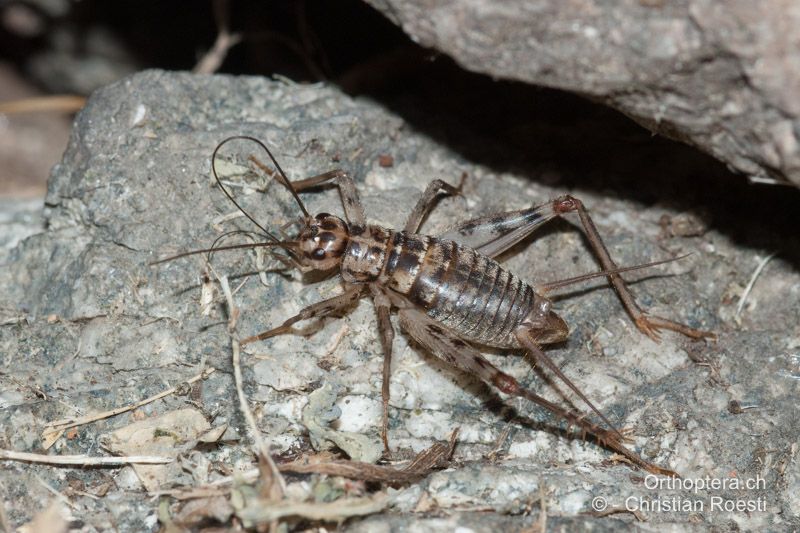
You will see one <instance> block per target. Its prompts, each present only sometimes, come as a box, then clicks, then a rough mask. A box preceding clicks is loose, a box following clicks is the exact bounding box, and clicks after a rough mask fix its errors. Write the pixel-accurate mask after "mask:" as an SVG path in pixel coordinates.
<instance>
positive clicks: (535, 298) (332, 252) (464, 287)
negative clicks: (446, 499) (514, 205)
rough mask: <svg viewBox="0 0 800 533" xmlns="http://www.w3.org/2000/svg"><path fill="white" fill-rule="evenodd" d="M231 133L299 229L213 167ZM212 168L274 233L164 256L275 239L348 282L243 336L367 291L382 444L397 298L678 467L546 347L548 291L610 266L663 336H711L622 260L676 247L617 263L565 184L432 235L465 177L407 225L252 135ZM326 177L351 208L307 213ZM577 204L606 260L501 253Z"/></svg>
mask: <svg viewBox="0 0 800 533" xmlns="http://www.w3.org/2000/svg"><path fill="white" fill-rule="evenodd" d="M235 139H242V140H248V141H252V142H255V143H257V144H258V145H259V146H260V147H261V148H262V149H263V150H264V151H265V152H266V153H267V155H268V156H269V158H270V160H271V161H272V163H273V165H274V166H275V168H276V169H277V174H276V175H275V177H276V178H277V179H278V180H279V181H280V182H281V183H282V184H283V186H285V187H286V188H287V189H288V190H289V191H290V192H291V194H292V196H293V198H294V200H295V201H296V202H297V205H298V206H299V208H300V210H301V211H302V218H301V220H300V221H299V222H300V231H299V233H298V234H297V235H296V237H295V238H293V239H288V240H287V239H284V240H281V239H279V238H278V237H276V236H275V235H273V234H272V233H271V232H269V231H268V230H266V229H265V228H263V227H262V226H261V225H260V224H259V223H258V222H257V221H256V220H254V219H253V217H251V216H250V215H249V214H248V213H246V212H245V211H244V210H243V209H242V208H241V207H240V206H239V204H238V203H237V202H236V201H235V200H234V198H233V197H232V195H231V194H230V193H229V192H228V191H227V190H226V188H225V187H224V186H223V184H222V182H221V181H220V179H219V177H218V175H217V170H216V159H217V154H218V152H219V150H220V148H221V147H222V146H223V145H224V144H226V143H228V142H230V141H232V140H235ZM250 160H251V161H252V162H253V163H255V164H256V165H257V166H259V167H260V168H261V169H263V170H264V171H266V172H268V173H269V174H274V173H273V172H272V171H271V170H270V169H269V168H268V167H266V166H265V165H264V164H262V163H260V162H259V161H258V160H257V159H255V158H253V157H251V158H250ZM212 171H213V174H214V177H215V178H216V179H217V183H218V185H219V187H220V188H221V189H222V191H223V192H224V193H225V195H226V196H228V198H229V199H230V200H231V201H232V202H233V203H234V204H235V205H236V206H237V208H239V209H240V210H241V211H242V212H243V213H244V215H245V216H247V218H249V219H250V220H251V221H252V222H253V223H254V224H256V225H257V226H258V227H259V228H260V229H261V230H262V231H263V232H264V234H265V235H266V237H267V239H269V240H268V241H266V242H261V243H254V244H244V245H234V246H224V247H213V246H212V248H210V249H207V250H195V251H192V252H186V253H183V254H180V255H177V256H174V257H170V258H167V259H163V260H161V261H158V262H159V263H160V262H164V261H169V260H172V259H176V258H178V257H183V256H186V255H190V254H193V253H202V252H211V251H219V250H231V249H241V248H252V247H258V246H268V247H273V248H278V249H283V250H284V251H285V252H286V255H283V254H275V255H276V256H277V257H278V258H279V259H280V260H281V261H283V262H284V263H285V264H287V265H291V266H294V267H297V268H299V269H300V270H302V271H304V272H307V271H312V270H315V271H325V272H332V273H335V272H336V271H337V270H338V272H339V274H340V275H341V280H342V284H343V286H344V292H343V293H341V294H340V295H338V296H335V297H333V298H329V299H327V300H324V301H321V302H318V303H315V304H313V305H310V306H308V307H306V308H305V309H302V310H301V311H300V312H299V313H298V314H296V315H295V316H293V317H291V318H289V319H287V320H286V321H284V322H283V324H281V325H280V326H278V327H276V328H273V329H271V330H269V331H265V332H263V333H260V334H257V335H254V336H251V337H248V338H246V339H244V340H243V341H242V344H247V343H251V342H255V341H259V340H264V339H268V338H270V337H274V336H277V335H283V334H287V333H291V332H292V331H293V330H292V325H293V324H295V323H296V322H299V321H301V320H307V319H311V318H319V317H324V316H327V315H330V314H332V313H335V312H337V311H341V310H344V309H346V308H348V307H349V306H351V305H352V304H353V303H354V302H356V301H357V300H358V299H360V298H361V297H362V296H363V295H364V294H365V293H369V294H370V295H371V296H372V299H373V302H374V304H375V310H376V314H377V320H378V328H379V330H380V340H381V345H382V348H383V352H384V360H383V385H382V388H381V397H382V401H383V420H382V431H381V436H382V439H383V443H384V447H385V450H386V452H387V454H388V453H389V441H388V415H389V372H390V365H391V358H392V342H393V339H394V328H393V326H392V323H391V321H390V318H389V316H390V312H391V310H392V309H393V308H394V309H396V310H397V314H398V317H399V322H400V326H401V327H402V329H403V330H405V332H406V333H407V334H408V335H409V336H410V337H411V338H412V339H414V340H415V341H416V342H417V343H419V344H420V345H421V346H423V347H424V348H426V349H427V350H428V351H430V352H431V353H432V354H433V355H435V356H436V357H439V358H440V359H442V360H443V361H445V362H447V363H448V364H450V365H452V366H454V367H456V368H458V369H460V370H462V371H465V372H468V373H469V374H471V375H474V376H476V377H477V378H479V379H481V380H482V381H484V382H485V383H487V384H489V385H492V386H494V387H496V388H497V389H498V390H500V391H502V392H504V393H505V394H508V395H510V396H516V397H520V398H524V399H526V400H528V401H530V402H533V403H535V404H537V405H539V406H541V407H543V408H545V409H547V410H548V411H550V412H551V413H552V414H553V415H555V416H556V417H558V418H561V419H563V420H565V421H566V422H567V423H568V424H571V425H574V426H576V427H578V428H580V430H581V431H582V432H583V433H584V434H585V435H590V436H593V437H594V438H595V439H597V441H598V442H599V443H600V444H602V445H604V446H605V447H607V448H608V449H610V450H613V451H614V452H616V453H618V454H620V455H622V456H624V457H626V458H627V459H628V460H630V461H631V462H632V463H633V464H635V465H638V466H640V467H642V468H644V469H646V470H648V471H651V472H654V473H658V474H664V475H675V474H674V472H672V471H670V470H668V469H665V468H662V467H659V466H657V465H655V464H652V463H650V462H648V461H646V460H645V459H643V458H642V457H640V456H639V455H638V454H636V453H634V452H633V451H631V450H629V449H628V448H626V447H625V446H624V445H623V441H624V437H623V436H622V435H621V434H620V432H619V431H617V430H616V429H615V428H614V427H613V425H612V424H611V423H610V422H609V421H608V420H607V419H606V418H605V416H603V414H602V413H601V412H600V411H599V410H598V409H597V408H596V407H595V406H594V404H593V403H592V402H591V401H590V400H589V399H588V398H587V397H586V396H585V395H584V394H583V393H582V392H581V391H580V390H579V389H578V387H577V386H576V385H575V384H573V383H572V381H570V380H569V379H568V378H567V377H566V376H565V375H564V374H563V373H562V372H561V370H560V369H559V368H558V366H556V364H555V363H554V362H553V361H552V360H551V359H550V358H549V357H548V356H547V355H546V354H545V353H544V352H543V351H542V349H541V346H542V345H544V344H551V343H557V342H561V341H564V340H565V339H566V338H567V336H568V333H569V328H568V326H567V324H566V323H565V322H564V320H563V319H562V318H561V317H560V316H559V315H558V314H556V312H555V311H553V310H552V305H551V301H550V300H549V299H548V298H547V296H546V295H547V294H548V293H549V292H551V291H553V290H555V289H557V288H561V287H564V286H566V285H569V284H572V283H576V282H580V281H584V280H587V279H592V278H596V277H607V278H608V280H609V282H610V283H611V285H612V286H613V287H614V289H615V291H616V293H617V295H618V296H619V298H620V300H621V301H622V304H623V305H624V307H625V309H626V311H627V312H628V314H629V315H630V317H631V319H632V320H633V321H634V323H635V324H636V326H637V327H638V329H639V330H640V331H642V332H643V333H644V334H646V335H648V336H649V337H651V338H653V339H656V340H658V338H659V336H658V333H659V330H661V329H667V330H673V331H676V332H679V333H682V334H683V335H686V336H688V337H691V338H695V339H699V338H704V337H713V336H714V335H713V334H712V333H709V332H706V331H700V330H697V329H694V328H691V327H689V326H687V325H684V324H680V323H678V322H674V321H672V320H669V319H666V318H662V317H658V316H653V315H649V314H647V313H646V312H644V311H643V310H642V309H641V308H640V307H639V306H638V305H637V303H636V300H635V299H634V297H633V295H632V294H631V292H630V290H629V289H628V287H627V285H626V283H625V281H624V280H623V279H622V277H621V276H620V274H621V273H623V272H627V271H630V270H635V269H640V268H646V267H650V266H654V265H658V264H662V263H666V262H669V261H673V260H675V259H668V260H664V261H656V262H652V263H647V264H644V265H637V266H633V267H626V268H619V267H618V266H617V264H616V263H615V262H614V261H613V259H612V258H611V256H610V255H609V253H608V250H607V248H606V247H605V245H604V244H603V241H602V239H601V237H600V235H599V233H598V231H597V228H596V227H595V225H594V223H593V222H592V219H591V217H590V216H589V214H588V212H587V210H586V209H585V208H584V206H583V204H582V203H581V201H580V200H578V199H577V198H574V197H572V196H569V195H564V196H560V197H558V198H556V199H555V200H552V201H549V202H547V203H545V204H543V205H539V206H536V207H532V208H529V209H522V210H518V211H509V212H505V213H499V214H495V215H490V216H485V217H480V218H476V219H472V220H468V221H466V222H462V223H460V224H457V225H455V226H454V227H452V228H451V229H449V230H447V231H445V232H444V233H443V234H441V235H438V236H429V235H423V234H419V233H417V232H418V231H419V227H420V224H421V223H422V220H423V218H424V217H425V215H426V214H427V212H428V210H429V209H430V208H431V206H432V204H433V203H434V202H435V200H436V199H437V198H438V197H439V196H440V194H442V193H444V194H459V193H460V187H459V188H456V187H454V186H452V185H449V184H448V183H445V182H443V181H441V180H435V181H433V182H431V183H430V184H429V185H428V187H427V189H425V191H424V192H423V194H422V196H421V197H420V199H419V200H418V201H417V204H416V206H415V207H414V209H413V210H412V211H411V214H410V215H409V217H408V220H407V222H406V224H405V227H404V228H403V230H402V231H395V230H392V229H387V228H383V227H381V226H377V225H374V224H369V223H368V222H367V220H366V217H365V215H364V208H363V206H362V204H361V202H360V200H359V197H358V192H357V190H356V187H355V184H354V182H353V179H352V178H351V177H350V176H349V175H348V174H347V172H345V171H343V170H333V171H330V172H326V173H324V174H320V175H318V176H314V177H311V178H307V179H304V180H299V181H292V182H290V181H289V179H288V178H287V177H286V174H285V173H284V172H283V170H282V169H281V167H280V165H278V162H277V161H276V160H275V158H274V157H273V156H272V153H271V152H270V151H269V149H268V148H267V147H266V146H265V145H264V144H263V143H262V142H261V141H259V140H257V139H255V138H253V137H247V136H236V137H230V138H228V139H225V140H224V141H222V143H220V144H219V145H218V146H217V148H216V149H215V151H214V154H213V156H212ZM325 183H334V184H336V185H337V186H338V189H339V192H340V194H341V198H342V203H343V206H344V213H345V218H344V219H342V218H339V217H337V216H334V215H331V214H328V213H319V214H317V215H315V216H312V215H311V214H309V212H308V211H307V210H306V207H305V205H304V204H303V202H302V200H301V199H300V197H299V195H298V192H299V191H303V190H306V189H309V188H311V187H316V186H319V185H322V184H325ZM573 212H574V213H577V215H578V217H579V219H580V222H581V225H582V226H583V229H584V231H585V234H586V236H587V238H588V240H589V243H590V244H591V248H592V250H593V251H594V253H595V255H596V256H597V259H598V260H599V262H600V264H601V266H602V270H601V271H599V272H595V273H591V274H586V275H583V276H578V277H575V278H570V279H565V280H560V281H555V282H552V283H546V284H539V285H532V284H529V283H527V282H525V281H523V280H522V279H520V278H519V277H518V276H516V275H515V274H513V273H512V272H510V271H509V270H507V269H506V268H504V267H503V266H502V265H501V264H500V263H498V262H497V261H496V260H495V259H494V258H495V257H497V256H498V255H500V254H502V253H503V252H504V251H506V250H508V249H509V248H511V247H512V246H514V245H515V244H516V243H518V242H520V241H521V240H522V239H524V238H526V237H527V236H528V235H530V234H531V233H532V232H533V231H535V230H536V229H537V228H539V227H540V226H541V225H543V224H544V223H545V222H547V221H549V220H553V219H554V218H556V217H561V216H563V215H566V214H568V213H573ZM480 347H492V348H501V349H503V348H505V349H515V350H519V349H521V350H525V351H526V352H527V353H529V354H530V355H531V356H532V357H533V358H534V360H535V361H536V362H539V363H541V365H542V366H543V367H544V368H546V369H548V370H549V371H551V372H552V373H553V374H555V375H556V376H557V377H558V378H559V379H560V380H561V381H562V382H563V383H564V384H566V385H567V386H568V387H569V388H570V389H571V390H572V391H573V392H574V393H575V394H576V395H577V396H578V397H579V398H580V399H581V400H582V401H583V402H585V403H586V404H587V405H588V406H589V408H590V409H591V410H592V411H593V412H594V413H596V414H597V416H598V417H599V418H600V420H602V422H603V423H604V424H605V425H606V426H607V428H606V427H602V426H601V425H599V424H597V423H594V422H591V421H590V420H589V419H588V418H587V416H586V415H585V414H583V413H580V412H576V411H573V410H571V409H567V408H563V407H560V406H559V405H556V404H554V403H552V402H551V401H549V400H546V399H545V398H543V397H541V396H539V395H538V394H536V393H534V392H532V391H530V390H527V389H526V388H525V387H523V386H522V385H520V383H519V382H518V381H517V380H516V379H515V378H513V377H512V376H510V375H508V374H506V373H504V372H502V371H501V370H499V369H498V368H497V367H495V366H494V365H493V364H492V363H490V362H489V361H488V360H487V359H486V358H485V357H484V356H483V355H482V354H481V352H480V351H479V348H480Z"/></svg>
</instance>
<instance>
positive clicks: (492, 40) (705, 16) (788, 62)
mask: <svg viewBox="0 0 800 533" xmlns="http://www.w3.org/2000/svg"><path fill="white" fill-rule="evenodd" d="M367 1H368V2H369V3H370V4H371V5H373V6H374V7H375V8H377V9H378V10H380V11H381V12H383V13H384V14H385V15H386V16H387V17H388V18H389V19H390V20H392V21H393V22H394V23H395V24H397V25H398V26H400V27H401V28H403V30H404V31H405V32H406V33H408V34H409V35H410V36H411V37H412V38H413V39H414V40H415V41H417V42H419V43H420V44H422V45H424V46H428V47H431V48H435V49H437V50H440V51H442V52H444V53H446V54H448V55H450V56H451V57H453V58H454V59H455V60H456V61H458V63H459V64H460V65H462V66H464V67H465V68H468V69H470V70H473V71H475V72H482V73H485V74H489V75H491V76H493V77H496V78H503V79H512V80H520V81H525V82H527V83H532V84H536V85H539V86H545V87H554V88H559V89H564V90H568V91H572V92H574V93H577V94H581V95H585V96H587V97H590V98H592V99H596V100H599V101H602V102H603V103H606V104H608V105H610V106H612V107H614V108H616V109H618V110H620V111H622V112H623V113H625V114H626V115H628V116H630V117H632V118H634V119H635V120H636V121H638V122H639V123H641V124H642V125H644V126H645V127H646V128H648V129H650V130H651V131H653V132H657V133H659V134H662V135H666V136H669V137H672V138H675V139H679V140H682V141H684V142H687V143H689V144H691V145H693V146H696V147H698V148H700V149H702V150H704V151H705V152H707V153H709V154H712V155H713V156H714V157H716V158H718V159H719V160H721V161H723V162H725V163H726V164H728V165H729V166H730V167H731V168H733V169H736V170H737V171H738V172H741V173H744V174H745V175H747V176H750V177H752V178H756V179H765V180H770V181H777V182H779V183H781V182H782V183H787V182H789V183H794V184H795V185H800V100H798V98H797V95H798V94H800V34H799V33H798V32H797V31H795V28H797V27H798V26H800V6H798V4H797V3H796V2H793V1H791V0H768V1H765V2H748V1H733V2H717V1H714V0H681V1H678V2H664V1H661V0H647V1H644V0H616V1H614V2H607V1H599V0H581V1H567V2H561V1H552V0H544V1H535V2H531V1H529V0H511V1H504V2H495V1H492V0H458V1H454V2H440V1H437V0H367Z"/></svg>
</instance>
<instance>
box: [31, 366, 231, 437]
mask: <svg viewBox="0 0 800 533" xmlns="http://www.w3.org/2000/svg"><path fill="white" fill-rule="evenodd" d="M216 370H217V369H216V368H206V369H205V370H203V371H202V372H200V373H199V374H197V375H196V376H193V377H191V378H189V379H188V380H186V381H184V382H182V383H181V385H183V384H184V383H187V384H192V383H195V382H197V381H200V380H201V379H205V378H207V377H208V376H210V375H211V374H213V373H214V372H216ZM178 388H180V385H179V386H176V387H171V388H169V389H167V390H165V391H163V392H159V393H158V394H156V395H155V396H150V397H149V398H145V399H144V400H141V401H139V402H136V403H133V404H130V405H126V406H123V407H117V408H116V409H111V410H110V411H104V412H102V413H95V414H91V415H85V416H81V417H79V418H64V419H61V420H56V421H54V422H50V423H49V424H47V426H46V427H45V429H44V431H43V432H42V436H43V437H46V436H47V435H50V434H52V433H57V432H59V431H64V430H65V429H69V428H73V427H76V426H82V425H85V424H90V423H92V422H95V421H97V420H102V419H104V418H110V417H112V416H116V415H118V414H121V413H124V412H126V411H131V410H133V409H137V408H139V407H141V406H143V405H147V404H148V403H151V402H154V401H156V400H160V399H161V398H164V397H165V396H169V395H170V394H174V393H175V392H176V391H177V390H178Z"/></svg>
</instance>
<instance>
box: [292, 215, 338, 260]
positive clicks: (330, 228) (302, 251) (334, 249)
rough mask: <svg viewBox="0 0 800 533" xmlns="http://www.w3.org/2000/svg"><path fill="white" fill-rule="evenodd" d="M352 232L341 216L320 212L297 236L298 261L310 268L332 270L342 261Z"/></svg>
mask: <svg viewBox="0 0 800 533" xmlns="http://www.w3.org/2000/svg"><path fill="white" fill-rule="evenodd" d="M349 240H350V233H349V231H348V229H347V224H346V223H345V221H344V220H342V219H341V218H339V217H337V216H334V215H331V214H328V213H319V214H318V215H316V216H315V217H313V218H309V219H308V221H307V223H306V225H305V226H304V227H303V229H301V230H300V234H299V235H298V236H297V239H296V242H297V244H298V246H297V248H298V252H299V253H298V254H297V259H298V261H299V262H300V263H301V264H302V265H303V266H304V267H306V268H308V269H310V270H330V269H331V268H334V267H336V266H339V264H340V263H341V262H342V258H343V257H344V252H345V250H346V249H347V243H348V241H349Z"/></svg>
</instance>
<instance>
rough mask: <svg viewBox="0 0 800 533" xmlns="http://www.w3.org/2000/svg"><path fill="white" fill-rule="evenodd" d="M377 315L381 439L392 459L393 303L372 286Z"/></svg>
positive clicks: (385, 451) (386, 453) (386, 452)
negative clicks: (381, 356) (390, 412)
mask: <svg viewBox="0 0 800 533" xmlns="http://www.w3.org/2000/svg"><path fill="white" fill-rule="evenodd" d="M369 288H370V291H371V292H372V300H373V302H374V303H375V313H376V314H377V316H378V331H379V332H380V337H381V347H382V348H383V381H382V382H381V400H382V402H383V418H382V420H381V439H382V440H383V449H384V453H385V455H386V457H387V458H388V457H391V451H390V450H389V378H390V377H391V376H390V374H391V369H392V343H393V342H394V327H393V326H392V322H391V319H390V317H389V314H390V311H391V309H392V305H391V301H390V300H389V297H388V296H386V294H385V293H384V292H383V291H382V290H380V289H379V288H378V287H377V286H375V285H370V287H369Z"/></svg>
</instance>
